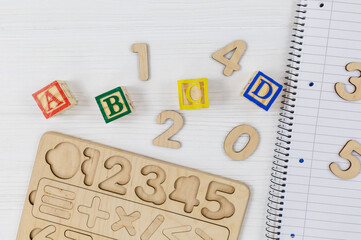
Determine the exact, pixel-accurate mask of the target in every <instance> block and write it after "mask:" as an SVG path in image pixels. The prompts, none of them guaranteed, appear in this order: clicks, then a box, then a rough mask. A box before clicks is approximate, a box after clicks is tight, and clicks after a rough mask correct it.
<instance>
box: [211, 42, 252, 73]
mask: <svg viewBox="0 0 361 240" xmlns="http://www.w3.org/2000/svg"><path fill="white" fill-rule="evenodd" d="M233 50H234V53H233V55H232V57H231V58H230V59H228V58H226V57H225V55H226V54H227V53H229V52H231V51H233ZM244 51H246V43H245V42H243V41H241V40H237V41H234V42H232V43H231V44H228V45H227V46H225V47H224V48H222V49H220V50H218V51H217V52H215V53H213V54H212V57H213V59H215V60H217V61H218V62H220V63H222V64H224V65H225V66H226V67H225V68H224V71H223V74H224V75H226V76H231V74H232V73H233V71H238V70H239V69H240V66H239V65H238V62H239V60H240V59H241V57H242V55H243V53H244Z"/></svg>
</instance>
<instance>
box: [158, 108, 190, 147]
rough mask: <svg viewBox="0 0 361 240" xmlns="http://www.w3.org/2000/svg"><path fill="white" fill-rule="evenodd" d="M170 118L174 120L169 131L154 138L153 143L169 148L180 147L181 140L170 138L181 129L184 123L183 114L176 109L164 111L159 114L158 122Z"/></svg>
mask: <svg viewBox="0 0 361 240" xmlns="http://www.w3.org/2000/svg"><path fill="white" fill-rule="evenodd" d="M168 119H172V120H173V122H174V123H173V125H172V126H171V127H170V128H169V129H168V130H167V131H165V132H164V133H162V134H161V135H159V136H158V137H156V138H155V139H154V140H153V144H154V145H156V146H161V147H167V148H180V147H181V143H180V142H178V141H174V140H169V139H170V138H171V137H173V136H174V135H175V134H176V133H177V132H178V131H179V130H181V128H182V127H183V124H184V119H183V117H182V115H181V114H180V113H178V112H176V111H164V112H161V113H160V114H159V115H158V117H157V123H158V124H163V123H164V122H165V121H166V120H168Z"/></svg>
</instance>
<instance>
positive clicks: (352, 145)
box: [330, 140, 361, 179]
mask: <svg viewBox="0 0 361 240" xmlns="http://www.w3.org/2000/svg"><path fill="white" fill-rule="evenodd" d="M353 151H355V152H357V153H358V154H359V155H361V145H360V144H359V143H358V142H356V141H353V140H350V141H348V142H347V143H346V144H345V146H344V147H343V148H342V150H341V152H340V153H339V155H340V157H342V158H344V159H347V160H348V161H349V162H350V167H349V168H348V169H346V170H341V169H340V168H339V167H338V165H337V164H336V163H334V162H333V163H331V164H330V170H331V172H332V173H333V174H335V175H336V176H337V177H339V178H343V179H351V178H354V177H356V176H357V174H359V172H360V161H359V160H358V159H357V157H355V156H354V155H352V152H353Z"/></svg>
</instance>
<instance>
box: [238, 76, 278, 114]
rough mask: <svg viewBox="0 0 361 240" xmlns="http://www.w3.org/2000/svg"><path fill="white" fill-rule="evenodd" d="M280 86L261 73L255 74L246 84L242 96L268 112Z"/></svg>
mask: <svg viewBox="0 0 361 240" xmlns="http://www.w3.org/2000/svg"><path fill="white" fill-rule="evenodd" d="M281 90H282V85H281V84H279V83H278V82H276V81H275V80H273V79H272V78H270V77H268V76H267V75H266V74H264V73H262V72H257V73H256V74H255V75H253V77H252V78H251V80H250V82H249V83H248V85H247V87H246V90H245V91H244V93H243V96H244V97H245V98H247V99H248V100H250V101H251V102H254V103H255V104H257V105H258V106H259V107H260V108H263V109H264V110H266V111H268V110H269V109H270V107H271V106H272V104H273V103H274V101H275V100H276V98H277V97H278V95H279V94H280V93H281Z"/></svg>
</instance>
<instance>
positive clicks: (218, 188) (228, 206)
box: [201, 181, 235, 220]
mask: <svg viewBox="0 0 361 240" xmlns="http://www.w3.org/2000/svg"><path fill="white" fill-rule="evenodd" d="M234 191H235V189H234V187H233V186H230V185H226V184H223V183H219V182H215V181H212V182H211V183H210V184H209V186H208V191H207V195H206V200H207V201H216V202H218V204H219V209H218V211H216V212H213V211H211V210H209V209H208V208H203V209H202V211H201V212H202V214H203V216H205V217H207V218H209V219H212V220H220V219H223V218H228V217H231V216H232V215H233V214H234V211H235V208H234V205H233V204H232V203H231V202H230V201H228V200H227V199H226V198H225V197H223V196H220V195H218V194H217V192H223V193H228V194H233V193H234Z"/></svg>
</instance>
